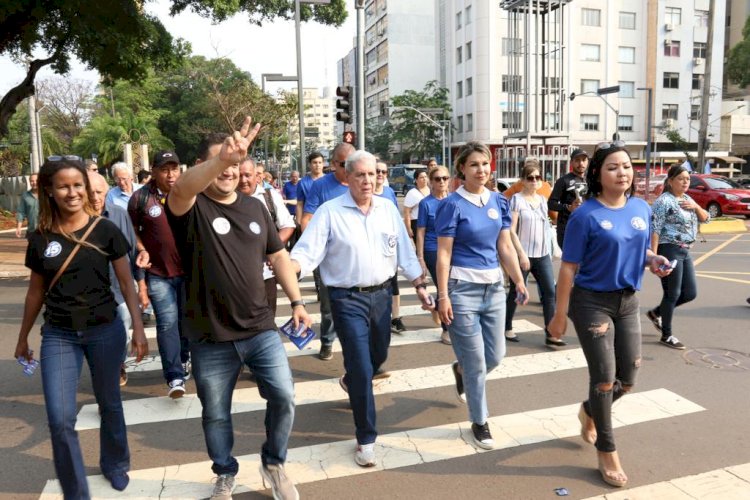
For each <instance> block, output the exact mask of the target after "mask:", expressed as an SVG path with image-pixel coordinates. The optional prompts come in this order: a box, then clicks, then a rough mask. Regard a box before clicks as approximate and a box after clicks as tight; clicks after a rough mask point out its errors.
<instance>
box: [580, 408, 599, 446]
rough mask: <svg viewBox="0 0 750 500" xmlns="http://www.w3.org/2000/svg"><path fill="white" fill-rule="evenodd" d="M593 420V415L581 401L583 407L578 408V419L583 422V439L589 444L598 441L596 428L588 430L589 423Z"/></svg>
mask: <svg viewBox="0 0 750 500" xmlns="http://www.w3.org/2000/svg"><path fill="white" fill-rule="evenodd" d="M591 420H592V419H591V417H589V415H588V413H586V409H585V408H584V407H583V403H581V409H580V410H578V421H579V422H581V439H583V440H584V441H586V442H587V443H589V444H594V443H596V429H594V430H593V431H590V430H588V428H589V427H588V424H589V422H590V421H591Z"/></svg>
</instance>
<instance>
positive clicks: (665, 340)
mask: <svg viewBox="0 0 750 500" xmlns="http://www.w3.org/2000/svg"><path fill="white" fill-rule="evenodd" d="M659 343H660V344H664V345H665V346H667V347H671V348H672V349H680V350H682V349H685V344H683V343H682V342H680V341H679V340H678V339H677V337H675V336H673V335H670V336H669V337H662V338H661V340H660V341H659Z"/></svg>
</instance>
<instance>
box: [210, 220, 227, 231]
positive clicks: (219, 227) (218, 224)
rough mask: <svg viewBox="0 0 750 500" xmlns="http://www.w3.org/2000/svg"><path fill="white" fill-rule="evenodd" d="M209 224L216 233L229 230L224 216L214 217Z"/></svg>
mask: <svg viewBox="0 0 750 500" xmlns="http://www.w3.org/2000/svg"><path fill="white" fill-rule="evenodd" d="M211 225H212V226H213V228H214V231H216V232H217V233H218V234H227V233H228V232H229V221H228V220H226V219H225V218H224V217H217V218H215V219H214V221H213V222H212V223H211Z"/></svg>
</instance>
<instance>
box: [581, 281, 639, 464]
mask: <svg viewBox="0 0 750 500" xmlns="http://www.w3.org/2000/svg"><path fill="white" fill-rule="evenodd" d="M568 316H569V317H570V319H571V320H572V321H573V325H574V326H575V329H576V334H577V335H578V340H579V342H580V343H581V348H582V349H583V354H584V355H585V356H586V362H587V364H588V368H589V399H588V401H586V402H584V404H583V405H584V409H585V411H586V413H587V414H588V415H590V416H591V417H592V418H593V419H594V424H595V425H596V433H597V438H596V449H597V450H599V451H604V452H611V451H615V439H614V433H613V431H612V403H614V402H615V401H617V400H618V399H619V398H621V397H622V396H623V395H624V394H625V393H626V392H628V391H629V390H630V388H631V387H632V386H633V384H635V376H636V373H637V372H638V368H639V367H640V365H641V322H640V314H639V304H638V298H637V297H636V296H635V291H633V290H621V291H616V292H594V291H592V290H586V289H584V288H580V287H578V286H575V287H573V292H572V295H571V298H570V308H569V309H568ZM602 384H604V385H610V384H611V389H609V390H602V389H601V388H600V385H602Z"/></svg>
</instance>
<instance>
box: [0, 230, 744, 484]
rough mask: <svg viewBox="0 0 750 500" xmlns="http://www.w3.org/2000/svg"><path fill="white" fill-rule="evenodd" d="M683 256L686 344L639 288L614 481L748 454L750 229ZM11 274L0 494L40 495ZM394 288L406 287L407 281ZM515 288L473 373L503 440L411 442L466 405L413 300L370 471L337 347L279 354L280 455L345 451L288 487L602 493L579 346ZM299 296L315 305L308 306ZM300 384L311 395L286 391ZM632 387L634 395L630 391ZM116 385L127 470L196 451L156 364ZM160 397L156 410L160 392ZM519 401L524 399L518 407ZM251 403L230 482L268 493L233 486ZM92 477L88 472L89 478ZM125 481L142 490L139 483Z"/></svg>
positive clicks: (34, 400)
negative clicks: (498, 344) (561, 339)
mask: <svg viewBox="0 0 750 500" xmlns="http://www.w3.org/2000/svg"><path fill="white" fill-rule="evenodd" d="M693 256H694V258H695V259H697V262H698V265H697V271H698V275H699V278H698V285H699V296H698V299H697V300H696V301H694V302H692V303H690V304H687V305H685V306H683V307H681V308H680V309H678V312H677V313H676V315H675V323H674V324H675V335H676V336H678V337H679V338H680V340H681V341H682V342H684V343H685V344H686V345H687V346H688V350H686V351H675V350H671V349H668V348H666V347H664V346H661V345H659V344H658V338H659V337H658V336H657V334H656V332H655V330H654V328H653V327H652V325H651V324H650V322H649V321H648V320H647V319H646V317H645V311H646V310H647V308H648V307H653V306H654V305H655V304H656V303H657V301H658V300H660V297H661V288H660V284H659V282H658V280H657V279H656V278H655V277H653V276H651V275H650V274H649V275H647V276H646V277H645V278H644V288H643V290H642V291H641V292H640V293H639V298H640V301H641V310H642V312H643V313H644V315H643V316H642V327H643V332H644V336H643V365H642V369H641V371H640V373H639V380H638V384H637V386H636V388H635V390H634V393H633V394H632V395H629V396H627V397H625V398H623V403H622V408H621V409H619V407H618V410H617V411H620V412H621V415H622V421H623V426H622V427H621V428H619V429H617V430H616V438H617V443H618V449H619V452H620V457H621V460H622V462H623V466H624V468H625V470H626V472H627V473H628V475H629V477H630V482H629V484H628V488H630V487H636V486H642V485H648V484H652V483H657V482H660V481H667V480H670V479H674V478H678V477H682V476H687V475H691V474H698V473H702V472H706V471H710V470H714V469H718V468H723V467H728V466H733V465H738V464H746V463H748V462H750V438H749V437H748V429H750V426H749V425H748V418H749V417H750V395H749V394H750V393H749V392H748V390H747V381H748V371H750V354H748V353H750V337H749V334H750V328H748V325H750V322H749V321H748V320H749V319H750V305H748V304H747V303H746V302H745V300H746V298H747V297H749V296H750V266H748V262H750V234H743V235H714V236H709V237H708V241H706V242H705V243H698V244H697V245H696V246H695V248H694V249H693ZM26 285H27V282H26V281H24V280H21V279H6V280H0V313H1V314H0V429H2V430H3V432H2V433H0V449H2V453H1V454H0V498H8V499H10V498H13V499H31V498H39V497H40V495H41V494H42V491H43V490H45V487H47V490H46V491H47V492H52V491H54V484H52V483H51V484H50V485H48V484H47V482H48V480H52V479H54V478H55V472H54V469H53V465H52V461H51V449H50V443H49V437H48V431H47V426H46V417H45V411H44V402H43V397H42V392H41V382H40V376H39V374H36V375H34V376H33V377H30V378H29V377H25V376H23V374H22V373H21V368H20V366H19V365H18V364H17V363H16V361H15V360H14V359H12V354H13V349H14V346H15V339H16V335H17V332H18V327H19V323H20V317H21V313H22V307H23V298H24V294H25V291H26ZM404 290H405V291H407V292H408V291H409V289H408V288H406V287H404ZM530 291H531V296H532V299H531V303H530V305H529V306H526V307H522V308H519V310H518V312H517V315H516V320H518V321H519V325H522V326H523V327H526V328H527V329H528V330H529V331H528V332H526V333H520V337H521V342H520V343H519V344H510V345H509V346H508V355H507V358H506V360H505V361H504V362H503V364H502V365H501V367H500V368H499V369H498V372H499V374H500V375H501V378H496V379H494V380H491V381H490V382H488V399H489V407H490V408H489V409H490V416H491V417H493V418H495V417H497V419H496V420H493V423H494V427H493V428H494V429H502V431H499V430H496V431H495V437H496V440H497V441H499V442H500V441H503V442H505V441H506V440H505V439H504V437H505V436H506V435H507V436H510V437H512V438H513V439H512V440H511V441H513V442H512V443H510V442H507V443H506V444H507V447H505V448H503V449H498V450H494V451H491V452H486V453H475V452H474V450H473V447H471V446H470V445H468V444H466V443H461V442H460V440H459V442H458V443H456V442H455V440H454V441H450V439H449V438H445V440H444V441H445V442H444V443H437V444H436V439H434V438H429V439H424V440H422V441H421V442H420V441H419V440H418V439H417V438H416V437H415V436H418V435H420V433H424V432H427V431H426V430H425V429H428V428H434V427H440V426H446V425H449V424H456V423H462V422H466V420H467V418H468V415H467V411H466V408H465V407H464V406H462V405H460V404H458V403H457V401H456V399H455V395H454V392H453V388H452V386H451V385H450V383H444V380H443V379H442V378H440V377H442V376H443V374H444V372H445V368H441V367H444V366H447V365H448V364H449V363H450V362H452V360H453V359H454V356H453V353H452V350H451V348H450V347H448V346H445V345H442V344H440V343H439V342H436V341H434V339H436V338H437V336H436V335H435V336H433V338H432V341H427V342H425V341H424V338H422V337H418V334H417V333H414V332H415V331H419V332H422V331H423V330H426V331H427V333H426V334H425V335H426V337H425V338H427V339H428V340H430V335H429V332H431V331H433V330H434V324H432V322H431V320H430V318H429V316H427V315H411V316H408V317H405V318H404V321H405V323H406V324H407V326H408V327H409V331H408V332H407V333H406V334H405V335H404V336H403V337H399V336H394V343H397V342H398V343H400V344H402V345H397V346H394V347H392V349H391V353H390V357H389V360H388V362H387V368H388V369H389V370H391V371H392V372H393V373H394V376H393V377H392V379H393V381H392V382H391V381H390V379H389V381H386V382H385V383H383V385H382V386H381V387H379V391H380V393H379V395H378V396H377V398H376V402H377V406H378V427H379V431H380V433H381V436H382V437H381V439H380V440H379V441H381V442H383V443H384V448H382V449H379V451H378V454H379V458H380V459H381V463H380V466H379V467H378V468H377V470H372V471H369V473H366V474H359V472H361V471H359V470H357V467H356V466H353V467H352V466H351V463H350V460H351V452H352V449H351V445H350V444H347V443H344V444H343V445H342V444H341V442H344V441H347V440H351V439H352V438H353V433H354V429H353V422H352V418H351V413H350V411H349V409H348V403H347V402H346V401H345V400H344V398H345V395H344V394H343V392H340V389H338V387H337V386H336V385H334V384H333V382H332V381H335V378H336V377H338V376H340V375H341V374H342V357H341V353H340V352H336V353H335V354H334V357H333V360H332V361H328V362H324V361H320V360H318V359H317V357H315V356H312V355H302V356H295V357H292V358H290V364H291V366H292V369H293V372H294V376H295V381H296V384H297V389H296V390H297V398H298V407H297V412H296V419H295V425H294V430H293V434H292V436H291V440H290V443H289V447H290V449H292V450H294V451H293V452H290V459H291V457H292V456H294V457H298V456H301V455H304V454H305V453H307V454H309V455H315V454H316V453H325V452H326V451H325V450H328V449H329V448H327V447H326V445H330V449H334V448H335V449H343V450H345V456H342V457H338V458H336V459H331V462H336V461H337V460H338V462H336V463H339V464H340V465H339V467H338V472H337V473H332V469H329V470H327V471H326V474H327V477H329V479H321V477H326V476H320V475H318V476H317V478H318V479H315V477H316V476H314V475H313V476H311V479H309V480H308V479H305V478H303V477H302V473H301V472H300V473H298V474H296V475H295V474H294V473H292V471H297V470H298V469H296V468H294V467H293V466H291V465H290V467H289V470H290V475H292V477H293V478H294V479H295V480H299V481H301V482H302V484H300V485H299V486H298V488H299V491H300V495H301V496H302V497H303V498H320V499H324V498H458V497H464V498H474V499H484V498H488V499H489V498H519V499H521V498H553V497H556V494H555V492H554V491H553V490H554V489H555V488H559V487H565V488H567V489H568V491H569V494H570V495H569V498H587V497H591V496H596V495H603V494H605V493H612V492H613V491H614V489H613V488H611V487H608V486H606V485H605V484H604V483H602V481H601V479H600V477H599V475H598V473H597V472H596V470H595V466H596V461H595V460H596V459H595V453H594V450H593V449H592V448H591V447H590V446H589V445H584V443H583V442H582V441H581V439H580V438H579V437H578V435H577V432H578V431H577V427H576V421H574V419H571V415H570V412H571V408H574V405H576V404H577V403H579V402H580V401H581V400H582V399H583V398H584V397H585V395H586V391H587V389H586V387H587V372H586V369H585V367H584V366H583V365H581V364H580V360H578V361H576V359H578V358H576V355H577V354H576V353H579V352H580V351H578V341H577V339H576V338H575V334H574V332H573V329H572V327H570V328H569V330H568V340H569V343H570V346H569V348H568V349H567V350H566V351H565V352H566V353H567V354H565V353H554V352H551V351H550V350H549V349H547V348H545V347H544V345H543V336H542V333H541V327H542V315H541V306H540V305H539V303H538V300H537V298H536V291H535V287H534V286H531V287H530ZM307 293H310V291H309V289H308V291H307ZM415 303H416V302H415V300H414V296H413V295H405V296H404V301H403V304H404V305H414V304H415ZM311 308H312V310H313V311H316V312H317V308H316V306H315V305H313V306H311ZM412 309H413V308H412ZM288 311H289V309H288V306H281V307H280V308H279V316H282V317H283V316H286V315H288ZM423 333H424V332H423ZM420 335H421V333H420ZM39 342H40V338H39V335H38V333H34V334H32V338H31V344H32V347H33V348H34V350H35V351H36V352H38V351H39ZM151 344H152V345H151V350H152V353H156V352H157V351H156V345H155V341H153V340H152V341H151ZM726 353H729V355H727V354H726ZM555 356H556V357H555ZM566 363H567V364H566ZM524 370H529V373H531V372H533V374H527V373H526V372H524ZM534 370H536V371H535V372H534ZM448 380H450V377H449V378H448ZM399 381H400V382H399ZM399 383H401V384H402V385H398V384H399ZM326 384H327V385H326ZM389 384H390V385H389ZM321 387H322V388H323V390H320V388H321ZM308 388H309V390H310V391H311V392H310V394H313V395H312V396H309V397H306V399H305V401H304V402H301V400H300V398H301V397H302V396H303V395H305V394H307V392H305V391H308ZM238 389H240V390H242V391H241V393H242V394H243V398H244V397H245V396H246V397H247V398H248V400H253V401H254V399H253V398H257V395H255V393H256V392H257V391H255V390H254V383H253V382H252V381H251V380H250V379H249V378H248V377H247V376H246V375H243V377H242V379H241V381H240V382H239V384H238ZM328 389H330V390H328ZM316 390H317V391H319V392H318V393H316V392H315V391H316ZM194 391H195V385H194V382H193V381H190V382H188V394H194ZM336 391H339V392H336ZM238 394H240V393H239V392H238ZM641 397H645V398H646V399H645V401H646V404H645V405H644V404H643V401H644V399H641ZM658 397H662V398H664V400H663V401H664V403H663V406H664V407H668V406H669V407H670V408H671V406H670V405H676V406H675V408H673V409H671V410H669V411H673V413H672V414H669V415H666V416H665V415H661V416H659V415H652V414H651V413H650V411H651V409H653V408H651V407H652V406H654V405H656V404H655V403H652V402H653V401H655V400H656V399H658ZM123 398H124V400H126V401H127V402H129V403H132V404H133V405H134V406H137V405H140V404H142V403H143V404H145V405H146V407H150V408H152V409H151V410H149V411H147V412H146V414H147V415H148V413H149V412H150V413H151V415H152V416H154V417H155V418H152V419H151V420H156V421H151V422H144V423H134V424H130V425H129V427H128V429H129V441H130V447H131V454H132V469H133V471H135V472H134V473H133V474H131V475H132V476H138V474H140V473H141V471H143V470H144V469H150V468H160V467H165V466H170V465H178V464H179V465H184V464H194V463H198V462H205V461H206V460H207V459H208V457H207V455H206V451H205V446H204V440H203V433H202V430H201V426H200V419H199V418H194V417H190V418H183V417H180V416H175V415H174V413H175V412H177V409H175V411H174V412H173V413H172V415H170V416H163V414H162V413H159V412H162V411H164V410H163V409H162V407H164V403H165V402H171V400H168V399H167V398H166V387H165V385H164V383H163V381H162V379H161V375H160V372H159V371H141V372H136V373H131V375H130V381H129V383H128V385H127V386H126V387H124V388H123ZM78 400H79V404H80V406H81V408H82V412H81V420H83V415H84V414H85V413H86V411H87V410H90V409H91V408H92V407H91V406H86V405H92V404H93V403H94V398H93V393H92V389H91V383H90V378H89V375H88V371H87V369H86V368H84V371H83V374H82V377H81V385H80V390H79V397H78ZM628 400H630V402H628ZM660 401H661V400H660ZM626 403H627V405H626ZM678 403H679V404H678ZM180 404H183V403H180ZM248 404H250V403H248ZM639 405H642V406H639ZM657 406H658V405H657ZM678 406H679V408H677V407H678ZM154 408H156V409H154ZM166 408H167V409H166V411H167V412H169V406H168V405H167V407H166ZM532 410H534V411H537V414H529V413H528V412H530V411H532ZM128 411H129V410H128ZM557 413H559V414H560V415H562V416H561V417H560V420H559V422H563V423H562V424H561V426H562V427H566V426H567V427H566V428H565V429H551V430H550V429H547V427H548V425H547V424H549V422H557V420H555V418H557V417H548V416H549V415H555V414H557ZM129 415H131V414H130V413H126V419H127V420H129V421H130V416H129ZM530 415H537V416H538V415H547V416H541V417H539V418H540V419H547V420H545V422H547V424H545V425H543V426H542V427H543V428H544V429H545V430H549V431H550V432H549V433H548V434H545V432H544V431H540V430H538V429H537V430H534V429H532V428H531V426H532V423H529V422H527V423H525V424H524V423H521V424H519V423H518V422H519V421H520V420H523V418H526V419H527V420H528V418H529V416H530ZM263 416H264V412H263V411H257V409H256V410H253V409H251V408H250V407H248V408H245V409H239V410H238V412H237V413H236V414H235V415H234V426H235V435H236V441H235V450H234V451H235V454H236V455H237V456H244V455H249V456H250V457H249V458H246V459H243V460H242V461H241V474H243V477H245V476H244V475H245V474H246V475H247V477H250V479H247V481H246V482H245V487H244V488H243V489H244V490H245V492H244V493H238V494H236V495H235V498H268V497H269V492H268V490H263V489H262V487H259V488H257V490H256V491H247V490H248V489H251V490H252V489H255V487H254V486H253V485H252V484H251V481H252V476H253V474H254V475H255V476H257V471H256V469H253V466H251V465H250V464H251V463H252V461H253V460H254V459H253V458H252V456H253V455H254V454H257V453H258V452H259V450H260V447H261V444H262V442H263V439H264V432H263ZM522 416H523V418H522ZM133 418H135V417H133ZM550 418H551V420H550ZM146 420H148V418H146ZM641 420H642V421H641ZM558 427H559V426H558ZM404 432H406V433H407V434H409V436H410V439H412V440H413V441H414V443H415V444H414V446H415V447H416V448H417V450H418V457H417V459H416V461H409V459H403V460H402V459H400V458H399V459H397V458H393V459H391V457H396V455H395V454H394V453H395V452H393V450H394V449H395V448H398V446H397V445H395V444H393V443H395V442H396V441H395V440H396V437H388V436H391V435H393V436H397V435H399V433H404ZM79 435H80V439H81V443H82V446H83V450H84V458H85V463H86V465H87V472H88V474H89V475H91V476H97V475H98V474H100V472H99V469H98V465H97V464H98V446H99V445H98V431H97V429H95V428H92V429H88V430H81V431H80V433H79ZM430 435H431V434H430ZM566 436H567V437H566ZM509 439H510V438H509ZM432 445H435V446H436V448H434V449H431V451H430V452H429V453H428V452H427V451H426V450H427V448H429V447H430V446H432ZM443 445H444V446H443ZM441 446H442V447H441ZM336 447H338V448H336ZM321 450H324V451H323V452H321ZM290 461H291V460H290ZM322 462H324V460H321V463H322ZM341 464H343V465H341ZM334 465H335V464H334ZM183 469H187V468H186V467H183ZM196 471H197V472H196ZM176 474H180V472H179V471H178V472H176ZM191 475H192V476H191V477H187V478H183V479H184V480H185V481H188V483H187V484H188V486H190V484H189V481H195V482H196V483H198V484H200V485H201V486H200V488H197V489H191V488H190V487H188V488H187V489H185V490H184V491H183V493H182V494H179V493H174V491H178V490H173V492H172V493H170V494H169V495H166V496H171V497H172V498H176V497H182V496H184V497H187V498H196V497H200V496H201V495H203V496H207V495H204V494H203V493H201V492H205V491H210V484H208V482H207V481H204V480H203V477H204V476H205V477H209V478H210V471H209V470H208V465H205V464H204V465H199V466H197V467H195V468H194V472H191ZM146 483H147V482H146V481H144V482H143V484H144V485H146ZM92 484H100V483H96V480H92ZM133 485H136V487H138V486H139V485H141V483H140V482H132V483H131V486H133ZM144 488H145V486H144ZM258 490H259V491H258ZM142 491H144V492H146V491H150V490H147V489H144V490H142ZM165 491H166V490H165ZM115 493H116V492H114V490H111V489H108V488H106V487H104V488H98V489H96V488H95V496H98V497H100V498H102V497H122V495H121V494H117V495H116V494H115ZM125 493H130V494H131V495H135V496H139V495H138V494H137V491H136V488H134V489H133V490H131V488H129V489H128V490H126V492H125ZM140 496H143V497H151V496H155V495H151V494H150V493H141V494H140ZM45 498H56V497H55V496H54V495H50V496H45ZM717 498H721V497H717ZM738 498H739V497H738ZM745 498H750V493H746V496H745Z"/></svg>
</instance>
